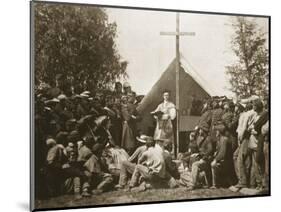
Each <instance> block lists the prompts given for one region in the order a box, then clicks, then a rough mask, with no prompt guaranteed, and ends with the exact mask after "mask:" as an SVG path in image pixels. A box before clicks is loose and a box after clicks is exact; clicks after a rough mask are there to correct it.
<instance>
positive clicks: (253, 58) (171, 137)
mask: <svg viewBox="0 0 281 212" xmlns="http://www.w3.org/2000/svg"><path fill="white" fill-rule="evenodd" d="M30 13H31V20H30V21H31V29H30V30H31V38H30V39H31V47H30V53H31V91H30V92H31V101H32V102H31V207H32V210H46V209H66V208H80V207H101V206H108V205H110V206H114V205H116V206H117V205H127V204H149V203H157V204H158V203H161V202H175V201H191V200H192V201H195V200H204V199H206V200H211V199H224V198H243V197H256V196H259V197H261V196H270V194H271V193H270V16H265V15H262V14H260V15H253V14H248V15H247V14H228V13H215V12H196V11H182V10H169V9H152V8H134V7H124V6H122V7H121V6H106V5H91V4H76V3H55V2H44V1H31V4H30Z"/></svg>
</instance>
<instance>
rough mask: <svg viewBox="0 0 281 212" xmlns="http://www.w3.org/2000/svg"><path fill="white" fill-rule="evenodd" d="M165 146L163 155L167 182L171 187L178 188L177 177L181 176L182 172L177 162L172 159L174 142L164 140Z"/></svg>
mask: <svg viewBox="0 0 281 212" xmlns="http://www.w3.org/2000/svg"><path fill="white" fill-rule="evenodd" d="M163 148H164V149H163V150H164V151H163V156H164V160H165V166H166V179H165V182H167V184H168V187H169V188H176V187H178V184H177V182H176V179H179V178H180V174H179V172H178V168H177V164H176V163H175V162H174V161H173V160H172V153H171V150H172V144H171V142H170V140H168V139H165V140H163Z"/></svg>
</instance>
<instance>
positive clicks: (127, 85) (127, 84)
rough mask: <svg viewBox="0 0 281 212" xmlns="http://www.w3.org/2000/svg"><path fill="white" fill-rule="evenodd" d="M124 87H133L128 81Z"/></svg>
mask: <svg viewBox="0 0 281 212" xmlns="http://www.w3.org/2000/svg"><path fill="white" fill-rule="evenodd" d="M123 87H124V88H128V87H131V85H130V84H129V83H128V82H124V84H123Z"/></svg>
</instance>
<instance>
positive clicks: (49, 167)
mask: <svg viewBox="0 0 281 212" xmlns="http://www.w3.org/2000/svg"><path fill="white" fill-rule="evenodd" d="M46 144H47V148H48V153H47V158H46V181H47V183H46V184H47V185H48V194H49V195H50V196H55V195H59V194H60V193H61V185H62V182H63V170H62V165H63V164H64V162H65V161H66V156H65V154H64V152H63V151H64V147H63V146H62V145H61V144H57V142H56V141H55V140H54V139H53V138H48V139H47V140H46Z"/></svg>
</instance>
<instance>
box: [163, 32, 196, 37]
mask: <svg viewBox="0 0 281 212" xmlns="http://www.w3.org/2000/svg"><path fill="white" fill-rule="evenodd" d="M160 35H173V36H175V35H179V36H195V32H179V33H177V32H160Z"/></svg>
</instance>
